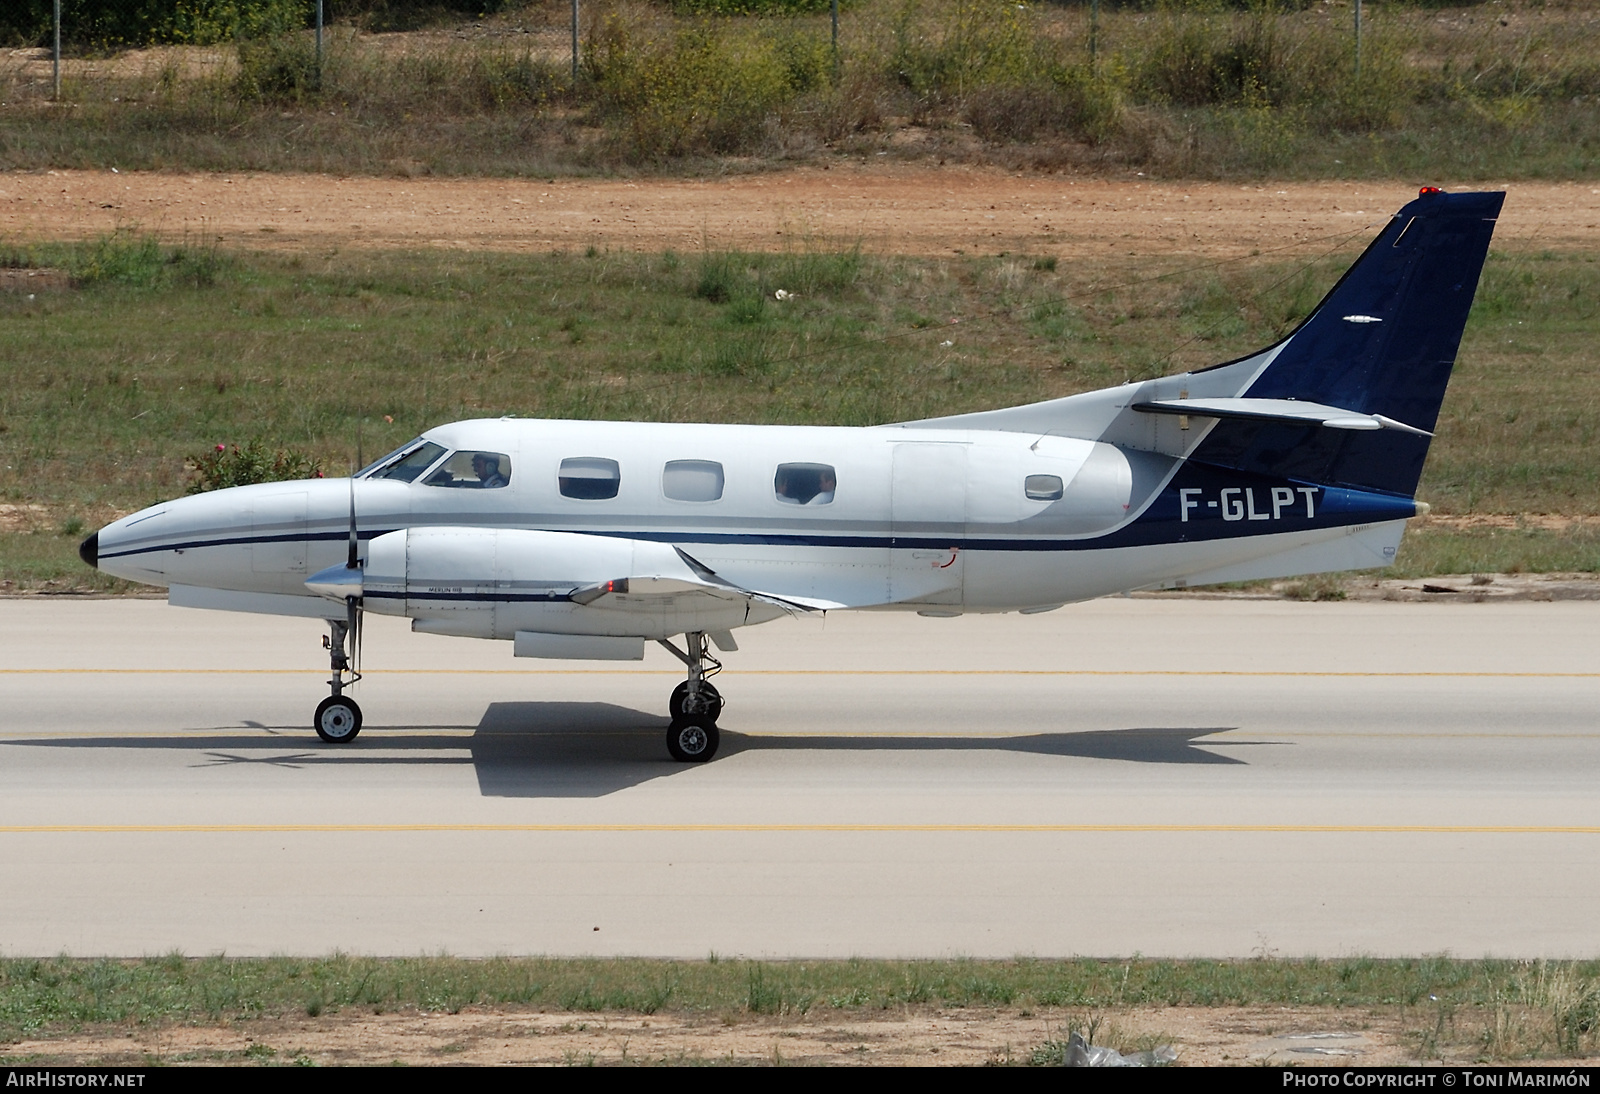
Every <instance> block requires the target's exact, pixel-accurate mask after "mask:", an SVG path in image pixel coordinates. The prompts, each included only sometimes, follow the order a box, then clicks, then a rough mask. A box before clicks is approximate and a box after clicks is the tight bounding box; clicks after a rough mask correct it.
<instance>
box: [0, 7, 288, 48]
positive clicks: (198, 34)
mask: <svg viewBox="0 0 1600 1094" xmlns="http://www.w3.org/2000/svg"><path fill="white" fill-rule="evenodd" d="M313 3H314V0H176V2H174V0H62V5H61V32H62V36H63V38H64V40H65V41H66V43H68V44H69V45H72V46H75V47H79V48H98V49H106V48H119V47H130V46H146V45H154V44H162V43H178V44H185V45H211V44H214V43H216V42H225V41H229V40H232V39H236V38H247V37H259V36H261V35H267V34H281V33H283V32H284V31H287V30H291V29H296V28H300V27H305V26H307V25H309V23H310V20H311V19H312V14H313V11H314V10H315V9H314V6H313ZM52 9H53V0H7V2H6V3H5V4H4V5H0V41H4V40H8V39H9V40H12V41H18V42H28V43H31V44H34V45H44V44H46V43H47V42H48V41H49V36H50V27H51V22H52Z"/></svg>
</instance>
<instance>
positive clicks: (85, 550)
mask: <svg viewBox="0 0 1600 1094" xmlns="http://www.w3.org/2000/svg"><path fill="white" fill-rule="evenodd" d="M78 557H79V558H81V559H83V561H85V562H87V563H88V564H89V565H90V566H93V567H94V568H95V569H96V570H98V569H99V568H100V533H99V532H96V533H95V534H94V535H92V536H90V537H89V538H88V539H86V540H84V541H83V542H82V543H80V544H78Z"/></svg>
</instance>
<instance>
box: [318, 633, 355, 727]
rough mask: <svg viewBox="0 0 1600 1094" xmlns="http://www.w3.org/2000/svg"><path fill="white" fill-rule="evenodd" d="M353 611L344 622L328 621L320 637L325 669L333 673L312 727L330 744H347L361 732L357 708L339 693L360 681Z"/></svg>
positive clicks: (352, 701)
mask: <svg viewBox="0 0 1600 1094" xmlns="http://www.w3.org/2000/svg"><path fill="white" fill-rule="evenodd" d="M357 611H358V609H356V608H355V607H354V606H353V605H352V607H351V611H350V618H349V619H348V620H344V619H330V620H328V633H327V634H325V635H323V636H322V648H323V649H325V650H327V651H328V662H329V667H330V668H331V669H332V672H333V676H332V677H331V678H329V680H328V686H329V687H330V688H332V689H333V694H332V695H330V696H328V697H327V698H326V699H324V700H322V702H321V703H318V704H317V715H316V718H315V719H314V720H313V722H312V724H313V725H314V726H315V727H316V730H317V736H318V737H321V738H322V739H323V740H324V741H327V742H328V743H329V744H333V745H342V744H348V743H350V742H351V741H353V740H355V739H356V734H358V733H360V732H361V708H360V707H358V706H356V701H355V700H354V699H351V698H348V697H346V696H345V695H344V694H343V692H344V689H345V688H347V687H349V686H350V685H351V684H354V683H355V682H356V681H357V680H359V679H361V674H360V673H359V672H357V671H356V670H355V668H354V662H355V649H356V642H357V640H358V639H357V628H358V627H359V626H360V624H359V622H358V616H357ZM347 676H348V677H349V679H348V680H347V679H346V677H347Z"/></svg>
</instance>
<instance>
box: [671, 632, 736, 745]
mask: <svg viewBox="0 0 1600 1094" xmlns="http://www.w3.org/2000/svg"><path fill="white" fill-rule="evenodd" d="M683 637H684V644H685V645H686V646H687V647H688V652H687V653H685V652H684V651H683V650H680V649H679V648H678V647H677V646H674V645H673V644H672V643H671V642H669V641H667V640H666V639H661V640H660V642H661V645H662V646H663V647H664V648H665V649H666V650H668V651H669V652H670V653H671V654H672V655H673V656H674V657H676V658H677V659H678V660H679V661H682V662H683V664H684V667H685V668H687V669H688V670H689V678H688V679H687V680H685V681H684V682H683V683H681V684H679V685H678V686H677V687H676V688H674V689H673V691H672V698H671V699H669V700H668V701H667V707H668V709H669V710H670V711H671V712H672V725H671V726H669V727H668V728H667V751H668V752H670V753H672V758H673V759H674V760H677V761H678V762H679V763H705V762H706V761H707V760H709V759H711V757H712V756H714V755H716V752H717V745H718V744H719V743H720V740H721V735H720V734H719V733H718V732H717V718H718V717H720V716H721V714H722V696H721V695H720V694H718V692H717V689H716V688H714V687H713V686H712V685H711V682H710V681H709V680H708V679H707V677H710V676H715V675H716V674H717V673H719V672H721V671H722V662H721V661H718V660H717V659H716V658H715V657H713V656H712V655H711V647H710V644H709V643H708V641H707V638H706V633H705V632H704V631H690V632H689V633H688V634H686V635H684V636H683ZM707 666H709V668H708V667H707Z"/></svg>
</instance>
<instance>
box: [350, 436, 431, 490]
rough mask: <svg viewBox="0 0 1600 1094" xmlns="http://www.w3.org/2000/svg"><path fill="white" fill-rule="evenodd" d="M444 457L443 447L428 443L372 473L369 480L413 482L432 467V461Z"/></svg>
mask: <svg viewBox="0 0 1600 1094" xmlns="http://www.w3.org/2000/svg"><path fill="white" fill-rule="evenodd" d="M442 455H444V445H442V444H434V443H433V442H432V441H428V442H427V443H426V444H424V445H423V446H422V447H421V448H416V449H413V450H411V451H410V452H408V453H406V454H405V455H403V456H401V457H400V458H399V459H397V460H392V461H391V462H390V463H388V464H386V465H385V466H383V467H380V468H379V469H378V470H376V471H374V472H373V473H372V474H371V475H370V476H368V477H369V478H374V479H398V480H399V481H401V482H413V481H415V479H416V477H417V476H418V475H420V474H422V473H423V472H424V471H426V470H427V469H428V468H430V467H432V466H433V461H434V460H437V459H438V458H439V457H440V456H442Z"/></svg>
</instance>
